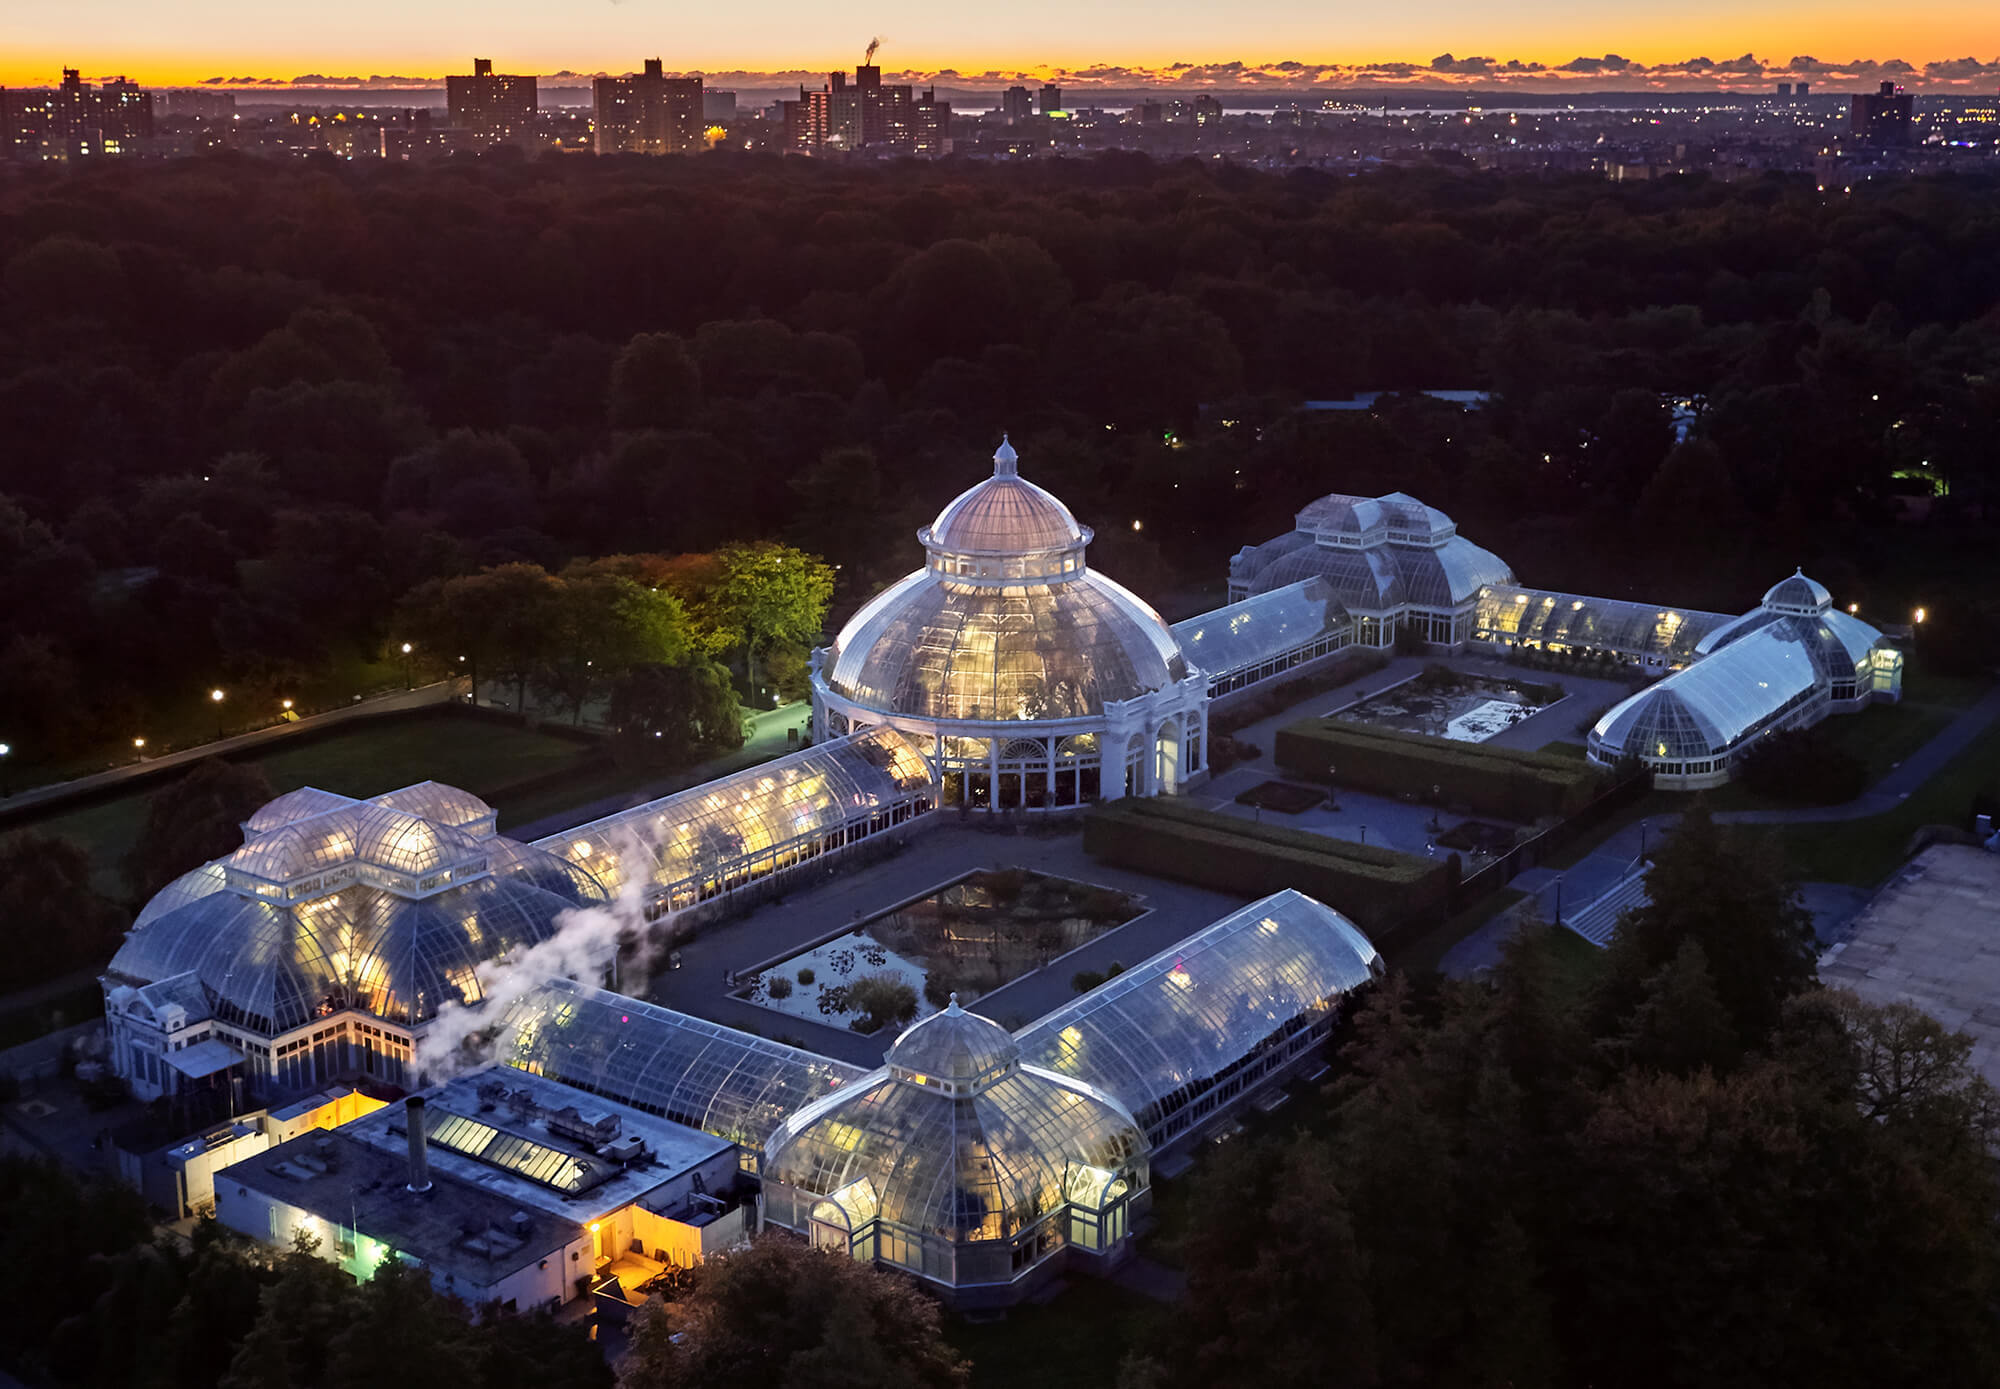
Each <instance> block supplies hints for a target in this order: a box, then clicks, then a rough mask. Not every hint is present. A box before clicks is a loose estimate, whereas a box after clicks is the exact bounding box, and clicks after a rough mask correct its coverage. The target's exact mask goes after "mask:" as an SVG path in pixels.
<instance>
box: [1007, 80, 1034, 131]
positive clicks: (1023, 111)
mask: <svg viewBox="0 0 2000 1389" xmlns="http://www.w3.org/2000/svg"><path fill="white" fill-rule="evenodd" d="M1034 114H1035V99H1034V98H1033V97H1032V96H1030V95H1028V89H1027V88H1026V87H1009V88H1008V89H1007V90H1006V91H1004V92H1002V93H1001V94H1000V118H1001V119H1002V120H1004V121H1006V122H1007V124H1009V125H1019V124H1020V123H1021V122H1022V121H1025V120H1027V119H1028V117H1030V116H1032V115H1034Z"/></svg>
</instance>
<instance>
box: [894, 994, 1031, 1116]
mask: <svg viewBox="0 0 2000 1389" xmlns="http://www.w3.org/2000/svg"><path fill="white" fill-rule="evenodd" d="M883 1061H884V1062H885V1063H886V1064H887V1065H888V1067H889V1074H890V1075H892V1076H894V1077H895V1078H896V1079H898V1080H902V1081H907V1082H909V1083H910V1084H912V1085H922V1086H925V1087H927V1088H929V1089H932V1090H938V1091H942V1092H943V1093H944V1094H947V1095H951V1096H953V1097H955V1098H958V1099H965V1098H969V1097H970V1096H973V1095H977V1094H979V1093H980V1092H981V1091H983V1090H985V1089H986V1088H987V1087H988V1086H990V1085H992V1084H993V1083H994V1082H995V1081H997V1080H1000V1079H1002V1078H1003V1077H1005V1076H1009V1075H1012V1074H1013V1073H1014V1072H1015V1071H1017V1070H1019V1069H1020V1067H1021V1045H1020V1043H1018V1042H1016V1041H1015V1040H1014V1034H1013V1033H1011V1032H1009V1031H1008V1030H1007V1029H1006V1028H1004V1027H1002V1026H1001V1025H1000V1024H999V1023H997V1022H994V1021H993V1020H991V1019H990V1018H982V1017H980V1016H979V1015H978V1014H977V1013H968V1012H966V1011H965V1010H964V1009H963V1008H960V1007H959V1006H958V995H957V994H953V995H952V996H951V1002H950V1003H949V1004H948V1005H947V1006H946V1007H945V1010H944V1011H943V1012H941V1013H933V1014H931V1015H930V1016H929V1017H927V1018H925V1019H924V1020H923V1021H922V1022H919V1023H917V1024H915V1025H914V1026H912V1027H911V1028H910V1029H909V1031H907V1032H905V1033H904V1034H903V1035H902V1036H900V1037H898V1038H897V1039H896V1043H895V1045H894V1046H892V1047H890V1048H889V1054H888V1055H887V1056H885V1057H884V1058H883Z"/></svg>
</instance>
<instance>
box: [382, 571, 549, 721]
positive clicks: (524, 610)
mask: <svg viewBox="0 0 2000 1389" xmlns="http://www.w3.org/2000/svg"><path fill="white" fill-rule="evenodd" d="M561 592H562V585H561V584H560V583H559V582H558V581H557V580H556V578H555V577H554V576H553V575H551V574H550V573H549V572H548V571H547V570H546V569H543V568H542V567H541V566H540V565H536V564H518V563H517V564H503V565H499V566H496V567H494V568H491V569H485V570H481V571H480V572H479V573H477V574H463V575H460V576H459V577H457V578H454V579H442V580H433V581H431V582H429V583H425V584H421V585H419V586H418V587H417V588H415V589H413V590H412V591H411V592H410V593H409V594H408V595H406V596H405V598H404V600H403V604H402V607H401V609H400V611H399V614H398V620H397V625H398V628H399V629H400V630H402V631H405V632H409V633H411V634H412V636H413V638H414V640H415V643H416V644H417V645H419V646H421V647H423V648H424V649H425V650H427V651H430V652H433V653H435V654H436V655H437V656H439V657H440V658H442V659H443V660H444V661H445V662H446V664H447V665H453V664H458V663H456V662H453V661H452V660H451V658H452V657H453V656H459V657H463V658H464V660H463V663H462V664H463V668H464V670H465V672H466V674H467V676H468V677H469V678H470V680H471V682H472V695H473V699H474V701H475V702H476V701H477V700H478V697H479V682H480V679H481V678H482V672H484V673H490V674H493V675H497V676H499V677H501V678H502V679H509V680H512V681H513V682H514V686H515V700H516V707H517V708H520V709H526V707H527V688H528V682H529V681H530V680H531V679H533V678H534V677H535V676H536V674H537V672H539V671H542V670H544V669H545V668H546V666H547V663H548V659H549V654H550V652H552V651H553V650H555V649H556V646H555V633H556V611H555V610H556V605H557V603H558V602H559V600H560V597H561Z"/></svg>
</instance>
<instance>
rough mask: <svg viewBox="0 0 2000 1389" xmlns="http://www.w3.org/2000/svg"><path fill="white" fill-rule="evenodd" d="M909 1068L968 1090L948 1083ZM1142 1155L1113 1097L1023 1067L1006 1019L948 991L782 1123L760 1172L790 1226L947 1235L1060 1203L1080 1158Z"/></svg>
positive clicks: (1118, 1161) (1051, 1209) (1022, 1226)
mask: <svg viewBox="0 0 2000 1389" xmlns="http://www.w3.org/2000/svg"><path fill="white" fill-rule="evenodd" d="M913 1065H916V1066H922V1067H926V1068H932V1067H934V1068H936V1071H937V1072H939V1073H942V1074H948V1075H951V1076H953V1077H954V1078H955V1083H957V1084H959V1085H962V1086H964V1087H966V1088H962V1089H959V1090H958V1091H957V1092H956V1093H953V1092H952V1091H949V1090H947V1089H945V1088H944V1087H943V1086H941V1085H939V1084H937V1083H935V1082H936V1080H937V1079H938V1076H937V1075H936V1074H933V1072H932V1070H930V1069H922V1070H913V1069H912V1067H913ZM1145 1152H1146V1140H1145V1136H1144V1134H1143V1133H1142V1132H1141V1131H1140V1129H1139V1126H1138V1124H1137V1122H1136V1121H1135V1120H1134V1119H1133V1118H1132V1116H1131V1114H1130V1113H1129V1112H1128V1111H1127V1110H1126V1109H1125V1108H1124V1107H1123V1106H1122V1105H1120V1104H1119V1103H1118V1102H1117V1101H1116V1100H1113V1099H1112V1098H1111V1097H1110V1096H1108V1095H1106V1094H1104V1093H1103V1092H1102V1091H1099V1090H1096V1089H1094V1088H1092V1087H1091V1086H1089V1085H1087V1084H1085V1083H1084V1082H1082V1081H1079V1080H1073V1079H1070V1078H1069V1077H1067V1076H1059V1075H1057V1074H1055V1073H1054V1072H1052V1071H1047V1070H1043V1069H1041V1068H1040V1067H1035V1066H1023V1065H1021V1064H1020V1049H1019V1046H1018V1044H1017V1043H1016V1042H1015V1041H1014V1039H1013V1037H1012V1036H1011V1035H1010V1034H1009V1033H1008V1032H1007V1030H1006V1029H1005V1028H1003V1027H1001V1026H1000V1025H999V1024H998V1023H995V1022H993V1021H991V1020H989V1019H986V1018H982V1017H978V1016H976V1015H975V1014H971V1013H967V1012H964V1011H963V1010H961V1009H960V1008H958V1006H957V1004H956V1002H954V1003H953V1005H952V1006H951V1007H950V1008H948V1009H946V1011H944V1012H942V1013H939V1014H936V1015H935V1016H933V1017H930V1018H926V1019H925V1020H924V1021H923V1022H921V1023H918V1024H917V1025H916V1026H914V1027H912V1028H911V1029H910V1030H909V1031H908V1032H906V1033H904V1034H903V1036H902V1038H901V1039H899V1040H898V1041H897V1043H896V1045H895V1046H893V1047H891V1048H890V1050H889V1064H888V1066H887V1067H886V1068H885V1069H883V1070H879V1071H876V1072H874V1073H873V1074H871V1075H868V1076H864V1077H862V1078H861V1079H860V1080H858V1081H856V1082H855V1083H853V1084H852V1085H848V1086H844V1087H842V1088H841V1089H839V1090H836V1091H835V1092H833V1093H832V1094H831V1095H828V1096H826V1097H824V1098H823V1099H820V1100H818V1101H816V1102H814V1103H813V1104H810V1105H808V1106H806V1107H805V1108H804V1109H801V1110H800V1111H798V1112H797V1113H796V1114H794V1115H793V1116H792V1117H791V1118H790V1119H789V1120H787V1121H786V1123H785V1125H784V1126H783V1127H782V1128H780V1129H779V1130H778V1132H777V1133H776V1134H774V1135H773V1136H772V1138H771V1141H770V1142H769V1144H767V1145H766V1149H765V1157H764V1168H763V1170H764V1179H765V1190H766V1192H767V1195H769V1196H772V1197H773V1198H774V1199H775V1200H776V1201H777V1203H778V1205H779V1206H780V1208H781V1213H782V1211H783V1210H784V1209H786V1208H789V1209H790V1210H791V1211H792V1212H793V1214H792V1215H791V1216H789V1217H787V1218H786V1223H790V1224H792V1225H793V1227H794V1228H798V1227H799V1225H800V1221H799V1218H798V1217H799V1216H800V1215H802V1214H804V1213H805V1212H808V1211H809V1212H811V1213H812V1218H813V1219H814V1220H815V1221H819V1222H822V1223H826V1222H829V1221H830V1222H831V1223H834V1224H836V1225H840V1226H844V1227H845V1228H846V1229H847V1230H849V1231H851V1232H855V1233H859V1232H860V1230H861V1227H862V1226H864V1225H865V1224H867V1223H869V1222H872V1221H876V1220H880V1221H882V1222H884V1223H886V1224H889V1225H893V1226H896V1227H899V1228H900V1229H901V1230H903V1231H904V1232H906V1233H907V1234H908V1235H909V1236H911V1237H914V1238H916V1239H919V1240H938V1241H942V1242H943V1243H944V1244H946V1245H951V1246H957V1245H964V1244H968V1243H985V1242H997V1241H1008V1240H1012V1239H1013V1238H1014V1237H1015V1236H1017V1235H1019V1234H1021V1233H1022V1232H1023V1231H1026V1230H1028V1229H1029V1228H1030V1227H1032V1226H1034V1225H1035V1224H1036V1223H1037V1222H1039V1221H1041V1220H1042V1219H1043V1218H1044V1217H1046V1216H1049V1215H1051V1214H1053V1213H1055V1212H1056V1211H1058V1210H1060V1209H1061V1208H1062V1207H1063V1206H1064V1205H1065V1204H1066V1203H1068V1202H1069V1200H1070V1195H1069V1187H1070V1186H1071V1185H1073V1184H1074V1182H1075V1179H1076V1173H1077V1171H1078V1170H1079V1169H1081V1168H1091V1169H1096V1170H1097V1171H1100V1172H1104V1173H1110V1174H1118V1175H1129V1177H1131V1178H1132V1179H1134V1180H1133V1185H1135V1186H1136V1185H1140V1184H1143V1173H1144V1168H1143V1160H1144V1156H1145ZM829 1201H830V1202H831V1203H832V1208H831V1209H828V1210H826V1211H824V1212H822V1211H821V1210H820V1209H819V1207H820V1205H821V1204H823V1203H825V1202H829ZM897 1262H905V1261H904V1260H897ZM917 1266H918V1267H921V1268H922V1269H923V1270H924V1271H926V1272H930V1271H931V1270H932V1268H933V1267H934V1265H933V1264H932V1262H931V1261H929V1260H925V1261H924V1262H923V1263H922V1264H919V1265H917ZM956 1269H957V1271H956V1273H955V1274H952V1275H950V1276H947V1277H946V1278H945V1279H944V1281H971V1280H968V1279H967V1277H966V1273H967V1268H966V1266H964V1265H957V1266H956ZM979 1281H984V1279H983V1278H982V1279H980V1280H979Z"/></svg>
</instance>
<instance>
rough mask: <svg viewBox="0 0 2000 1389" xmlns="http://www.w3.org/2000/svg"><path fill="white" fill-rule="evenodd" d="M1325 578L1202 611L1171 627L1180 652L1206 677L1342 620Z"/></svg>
mask: <svg viewBox="0 0 2000 1389" xmlns="http://www.w3.org/2000/svg"><path fill="white" fill-rule="evenodd" d="M1347 621H1348V617H1347V612H1346V610H1345V609H1343V608H1342V607H1341V606H1340V600H1339V599H1337V598H1335V597H1334V596H1333V589H1332V587H1331V586H1330V585H1329V584H1328V583H1327V582H1326V580H1325V579H1319V578H1313V579H1305V580H1302V581H1300V582H1299V583H1295V584H1287V585H1285V587H1283V588H1278V589H1273V590H1271V591H1270V592H1269V593H1259V594H1254V595H1252V596H1251V597H1249V598H1245V599H1244V600H1243V601H1241V602H1240V603H1231V604H1229V605H1228V606H1227V607H1222V608H1217V609H1215V610H1214V611H1213V612H1205V613H1203V614H1202V615H1201V616H1199V617H1191V618H1189V619H1187V621H1185V622H1176V623H1175V624H1174V625H1173V627H1172V629H1171V630H1172V631H1173V634H1174V641H1175V642H1176V643H1177V644H1178V645H1179V646H1180V649H1181V654H1182V655H1183V656H1185V657H1187V659H1188V661H1189V663H1190V664H1192V665H1194V666H1196V667H1198V668H1199V669H1200V670H1201V671H1202V672H1203V673H1205V674H1206V675H1207V676H1208V678H1209V679H1211V680H1219V679H1222V678H1223V677H1225V676H1229V675H1233V674H1234V673H1235V672H1237V671H1239V670H1249V669H1252V668H1254V667H1256V666H1260V665H1262V664H1264V662H1266V661H1270V660H1275V659H1276V658H1277V657H1279V656H1282V655H1284V654H1285V653H1286V652H1287V651H1291V650H1294V649H1295V648H1297V647H1301V646H1304V645H1306V644H1308V643H1310V642H1315V641H1318V640H1319V639H1320V638H1321V637H1323V636H1326V635H1328V634H1329V633H1332V632H1337V631H1339V630H1340V629H1341V628H1342V627H1344V626H1346V625H1347Z"/></svg>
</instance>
